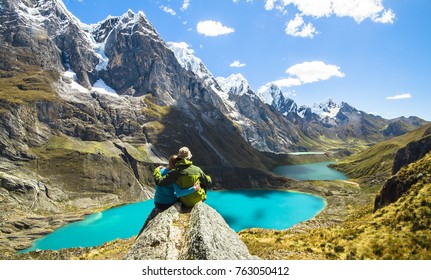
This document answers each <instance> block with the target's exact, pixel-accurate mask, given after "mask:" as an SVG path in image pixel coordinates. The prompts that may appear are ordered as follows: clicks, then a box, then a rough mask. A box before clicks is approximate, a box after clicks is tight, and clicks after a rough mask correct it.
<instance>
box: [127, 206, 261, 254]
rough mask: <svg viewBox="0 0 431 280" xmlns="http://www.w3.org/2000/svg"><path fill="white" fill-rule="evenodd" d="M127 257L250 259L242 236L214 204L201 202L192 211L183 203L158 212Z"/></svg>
mask: <svg viewBox="0 0 431 280" xmlns="http://www.w3.org/2000/svg"><path fill="white" fill-rule="evenodd" d="M125 259H127V260H234V259H238V260H249V259H258V258H257V257H254V256H252V255H250V253H249V252H248V249H247V247H246V246H245V244H244V243H243V242H242V241H241V239H240V238H239V236H238V235H237V234H236V232H235V231H233V230H232V229H231V228H230V227H229V226H228V225H227V224H226V222H225V221H224V219H223V218H222V217H221V216H220V214H218V213H217V211H215V210H214V209H213V208H211V207H210V206H208V205H207V204H205V203H198V204H196V205H195V207H194V208H193V209H192V211H191V212H190V213H184V212H182V211H181V206H180V204H176V205H174V206H172V207H171V208H169V209H168V210H166V211H164V212H162V213H160V214H159V215H157V216H156V217H155V218H154V219H153V220H152V221H150V222H149V224H148V226H147V227H146V228H145V229H144V231H143V232H142V234H141V235H140V236H139V237H138V238H137V240H136V242H135V244H134V245H133V246H132V247H131V248H130V250H129V252H128V253H127V255H126V256H125Z"/></svg>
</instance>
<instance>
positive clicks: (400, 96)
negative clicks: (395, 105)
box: [386, 93, 412, 100]
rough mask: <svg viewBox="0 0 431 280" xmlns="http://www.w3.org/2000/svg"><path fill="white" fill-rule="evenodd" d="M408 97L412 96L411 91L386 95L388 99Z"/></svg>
mask: <svg viewBox="0 0 431 280" xmlns="http://www.w3.org/2000/svg"><path fill="white" fill-rule="evenodd" d="M408 98H412V95H411V94H410V93H403V94H398V95H394V96H388V97H386V99H389V100H397V99H408Z"/></svg>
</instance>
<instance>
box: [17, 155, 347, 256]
mask: <svg viewBox="0 0 431 280" xmlns="http://www.w3.org/2000/svg"><path fill="white" fill-rule="evenodd" d="M331 163H333V162H319V163H310V164H296V165H285V166H279V167H277V168H275V169H274V170H272V172H273V173H276V174H279V175H283V176H287V177H290V178H293V179H297V180H347V179H348V178H347V177H346V176H345V175H344V174H343V173H342V172H339V171H336V170H334V169H331V168H329V167H328V165H329V164H331ZM205 203H207V204H208V205H210V206H211V207H213V208H214V209H216V210H217V211H218V212H219V213H220V214H221V215H222V216H223V218H224V219H225V220H226V222H227V223H228V224H229V226H230V227H231V228H233V229H234V230H235V231H240V230H242V229H246V228H252V227H258V228H268V229H278V230H280V229H286V228H289V227H291V226H293V225H295V224H298V223H300V222H302V221H306V220H309V219H311V218H312V217H314V216H315V215H317V214H318V213H319V212H320V211H322V210H323V209H324V208H325V203H326V202H325V200H324V199H323V198H321V197H318V196H313V195H309V194H304V193H297V192H286V191H275V190H230V191H210V192H208V199H207V200H206V201H205ZM153 207H154V203H153V200H147V201H144V202H140V203H134V204H128V205H125V206H121V207H116V208H112V209H109V210H106V211H103V212H100V213H96V214H92V215H88V216H86V218H85V219H84V220H82V221H79V222H75V223H71V224H68V225H66V226H63V227H61V228H59V229H57V230H56V231H54V232H53V233H51V234H48V235H46V236H45V237H43V238H40V239H38V240H36V241H34V242H33V245H32V247H30V248H28V249H26V250H23V251H21V252H28V251H33V250H36V249H41V250H47V249H52V250H58V249H61V248H72V247H90V246H98V245H101V244H103V243H105V242H108V241H111V240H115V239H117V238H120V239H125V238H129V237H132V236H135V235H136V234H137V233H138V232H139V230H140V229H141V227H142V225H143V223H144V221H145V219H146V218H147V216H148V214H149V213H150V211H151V210H152V208H153Z"/></svg>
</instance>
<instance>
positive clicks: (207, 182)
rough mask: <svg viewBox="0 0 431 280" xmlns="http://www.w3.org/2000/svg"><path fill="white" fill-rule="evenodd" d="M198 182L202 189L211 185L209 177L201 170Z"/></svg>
mask: <svg viewBox="0 0 431 280" xmlns="http://www.w3.org/2000/svg"><path fill="white" fill-rule="evenodd" d="M199 181H200V182H201V184H202V186H203V187H204V188H205V187H209V186H211V184H212V180H211V177H210V176H208V175H206V174H205V172H203V171H202V170H201V174H200V178H199Z"/></svg>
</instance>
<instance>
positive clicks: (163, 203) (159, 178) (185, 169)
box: [154, 147, 211, 210]
mask: <svg viewBox="0 0 431 280" xmlns="http://www.w3.org/2000/svg"><path fill="white" fill-rule="evenodd" d="M191 157H192V153H191V152H190V150H189V148H187V147H182V148H181V149H180V150H179V151H178V155H174V156H171V157H170V159H169V166H168V168H164V167H162V166H159V167H157V168H156V169H155V170H154V181H155V182H156V194H155V196H154V204H155V205H156V207H157V208H159V209H161V210H166V209H168V208H169V207H170V206H172V205H173V204H175V203H176V202H177V201H178V198H179V200H180V201H181V203H182V204H183V205H184V206H186V207H189V208H190V207H193V206H194V205H195V204H196V203H198V202H199V201H204V200H205V199H206V193H205V188H206V187H207V186H209V185H210V184H211V178H210V176H208V175H206V174H205V173H204V172H203V171H202V169H200V168H199V167H197V166H195V165H193V163H192V162H191V161H190V159H191Z"/></svg>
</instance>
